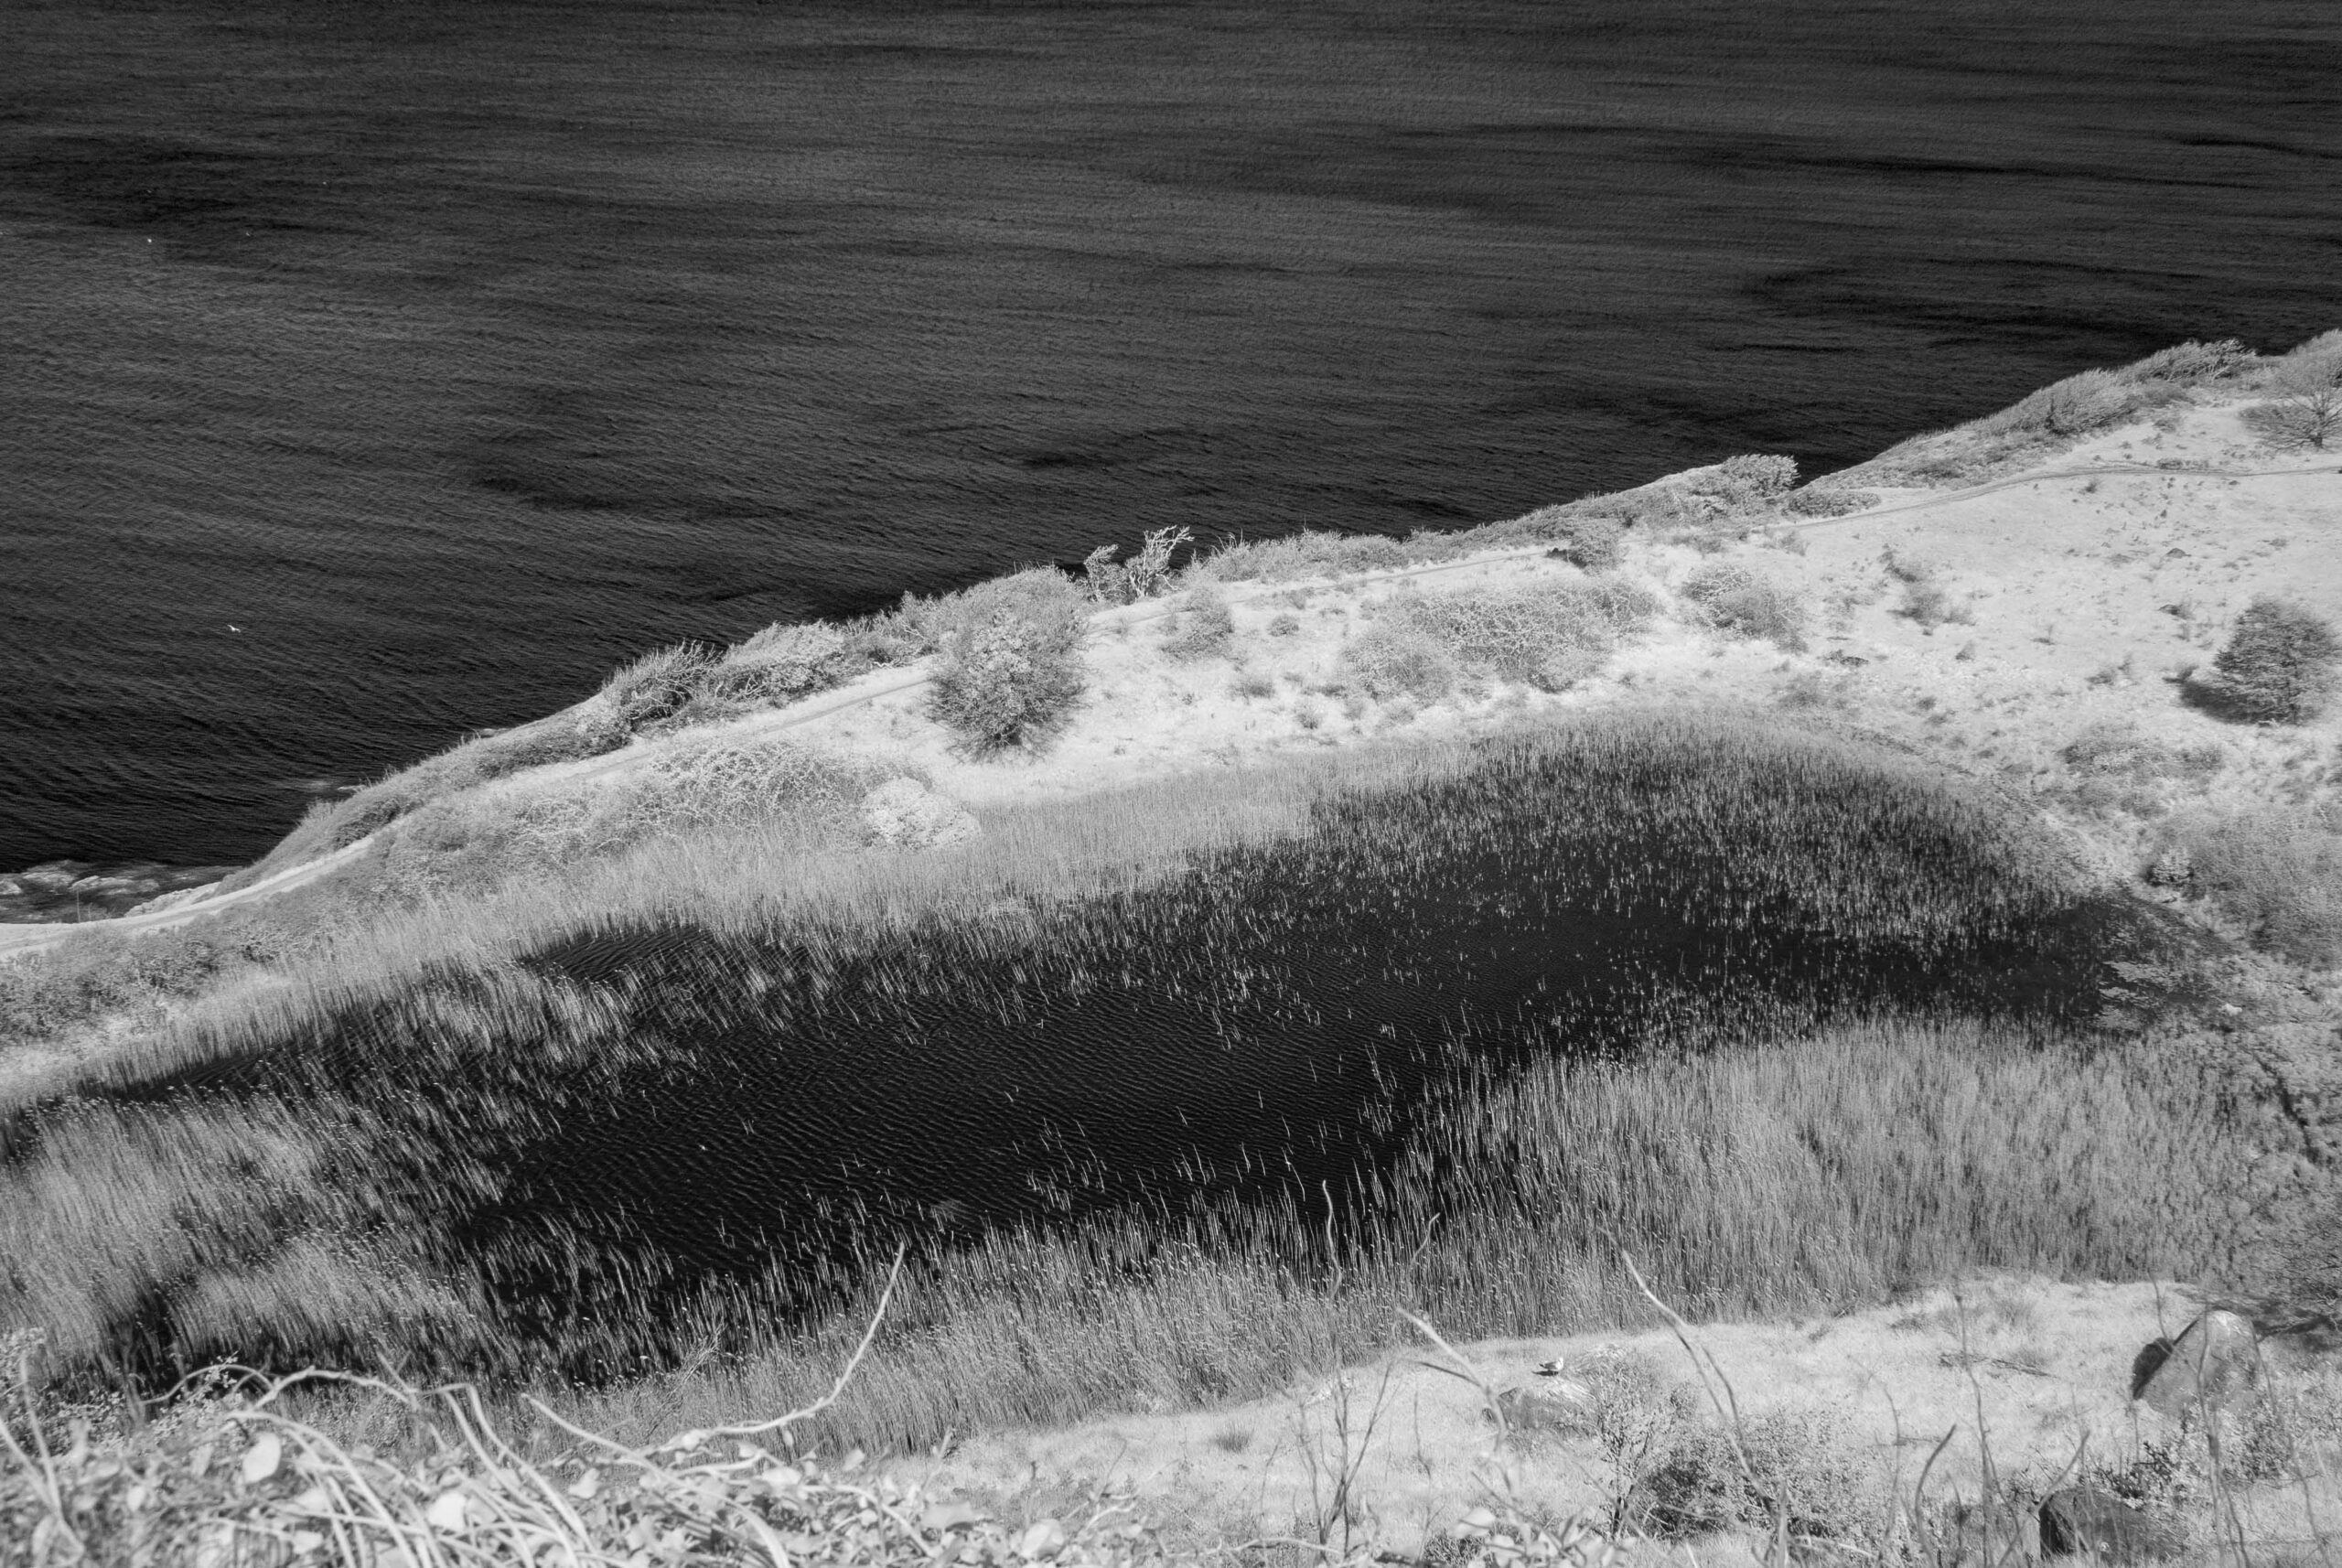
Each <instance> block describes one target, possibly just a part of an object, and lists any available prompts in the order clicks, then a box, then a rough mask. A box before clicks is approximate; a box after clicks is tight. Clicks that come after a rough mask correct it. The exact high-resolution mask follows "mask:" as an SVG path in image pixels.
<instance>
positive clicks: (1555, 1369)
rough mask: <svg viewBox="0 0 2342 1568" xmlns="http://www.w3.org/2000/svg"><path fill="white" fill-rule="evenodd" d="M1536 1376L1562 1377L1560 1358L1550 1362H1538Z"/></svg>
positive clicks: (1557, 1357)
mask: <svg viewBox="0 0 2342 1568" xmlns="http://www.w3.org/2000/svg"><path fill="white" fill-rule="evenodd" d="M1537 1375H1538V1376H1539V1377H1541V1378H1558V1377H1560V1376H1561V1375H1562V1358H1560V1357H1559V1356H1556V1357H1554V1358H1553V1359H1552V1360H1550V1361H1540V1362H1538V1363H1537Z"/></svg>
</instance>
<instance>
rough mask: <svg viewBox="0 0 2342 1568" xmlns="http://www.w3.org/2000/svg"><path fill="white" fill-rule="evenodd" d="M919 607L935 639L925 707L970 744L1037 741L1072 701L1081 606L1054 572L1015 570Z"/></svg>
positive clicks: (1077, 683) (991, 746)
mask: <svg viewBox="0 0 2342 1568" xmlns="http://www.w3.org/2000/svg"><path fill="white" fill-rule="evenodd" d="M921 608H922V610H923V611H926V612H927V624H929V625H930V626H932V627H933V628H936V629H937V630H938V631H940V638H941V647H940V659H939V660H938V663H937V666H936V671H935V684H934V688H933V691H932V693H931V694H930V695H929V699H928V711H929V713H931V714H933V715H934V716H935V717H936V718H937V719H938V720H940V722H942V723H943V724H945V725H950V726H951V729H952V730H954V731H956V732H957V733H958V734H959V736H961V738H962V740H964V741H966V742H967V743H968V745H969V746H972V747H973V748H974V749H975V750H977V751H979V752H986V751H997V750H1000V749H1001V748H1002V747H1004V746H1016V745H1020V744H1023V743H1025V742H1027V741H1030V740H1034V739H1037V738H1038V737H1039V736H1043V735H1046V734H1047V733H1048V732H1049V731H1050V730H1052V729H1054V728H1056V727H1057V726H1058V725H1059V724H1061V723H1062V722H1063V721H1064V720H1065V718H1066V716H1067V715H1068V714H1070V713H1071V712H1072V710H1073V705H1074V703H1077V702H1079V701H1080V698H1081V691H1082V685H1083V681H1084V674H1083V671H1082V667H1081V639H1082V634H1083V633H1084V631H1085V630H1087V629H1088V617H1087V607H1086V606H1085V604H1084V602H1083V597H1082V595H1081V592H1080V590H1079V589H1077V588H1075V587H1074V586H1073V585H1072V584H1070V583H1069V582H1068V581H1067V580H1066V579H1065V578H1064V577H1062V576H1060V575H1058V574H1057V573H1055V572H1052V571H1047V570H1042V571H1034V572H1022V573H1019V574H1017V575H1015V576H1014V577H1004V578H1000V579H998V580H996V581H994V582H991V583H983V584H979V585H976V586H975V587H973V588H971V589H969V590H968V591H967V592H966V593H965V594H962V595H959V596H955V597H954V598H952V599H950V600H946V601H944V602H943V603H942V604H941V605H940V606H935V607H921Z"/></svg>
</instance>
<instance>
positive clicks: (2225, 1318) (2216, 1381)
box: [2131, 1311, 2261, 1421]
mask: <svg viewBox="0 0 2342 1568" xmlns="http://www.w3.org/2000/svg"><path fill="white" fill-rule="evenodd" d="M2158 1348H2161V1349H2162V1351H2163V1353H2162V1354H2161V1355H2157V1354H2156V1353H2155V1352H2156V1350H2157V1349H2158ZM2260 1388H2261V1340H2260V1337H2259V1336H2258V1335H2256V1334H2255V1333H2254V1332H2253V1330H2252V1325H2251V1324H2250V1323H2247V1322H2246V1321H2245V1320H2244V1319H2243V1318H2241V1317H2239V1316H2237V1315H2236V1314H2235V1313H2233V1312H2218V1311H2215V1312H2208V1313H2206V1314H2205V1315H2204V1316H2201V1317H2199V1318H2197V1320H2196V1321H2195V1322H2193V1323H2191V1324H2189V1325H2188V1326H2187V1328H2186V1332H2184V1333H2183V1334H2181V1335H2180V1337H2178V1338H2176V1339H2174V1340H2170V1341H2165V1340H2161V1339H2158V1340H2156V1341H2155V1342H2154V1344H2153V1345H2150V1346H2148V1347H2147V1348H2145V1349H2143V1350H2142V1351H2140V1352H2139V1357H2138V1359H2137V1360H2135V1361H2133V1363H2132V1367H2131V1397H2132V1398H2133V1399H2134V1400H2137V1401H2139V1402H2142V1403H2143V1404H2145V1405H2146V1406H2147V1408H2148V1409H2150V1410H2153V1411H2154V1412H2156V1413H2157V1414H2159V1415H2164V1416H2167V1417H2169V1418H2170V1419H2171V1420H2173V1421H2185V1420H2189V1419H2198V1420H2200V1419H2201V1417H2202V1415H2203V1414H2204V1413H2205V1412H2213V1413H2218V1412H2223V1411H2231V1410H2237V1409H2239V1408H2240V1406H2242V1405H2244V1404H2246V1403H2249V1402H2251V1399H2252V1397H2253V1396H2254V1395H2255V1394H2257V1393H2258V1392H2259V1391H2260Z"/></svg>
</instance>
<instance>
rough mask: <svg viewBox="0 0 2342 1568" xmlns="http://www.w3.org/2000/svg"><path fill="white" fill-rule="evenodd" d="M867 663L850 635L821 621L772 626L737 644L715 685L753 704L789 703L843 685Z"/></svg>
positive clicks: (718, 674)
mask: <svg viewBox="0 0 2342 1568" xmlns="http://www.w3.org/2000/svg"><path fill="white" fill-rule="evenodd" d="M868 667H869V664H868V661H867V660H865V659H859V658H856V657H854V655H853V654H852V653H850V652H849V651H848V646H847V637H846V634H845V633H844V632H843V631H842V630H840V629H839V628H836V627H833V626H830V625H827V624H825V623H823V622H822V621H812V622H809V623H807V624H804V625H801V626H768V627H767V628H765V629H764V630H762V631H760V632H758V633H757V634H756V636H754V637H752V638H750V639H748V640H747V641H746V642H744V643H742V644H740V646H739V647H737V648H736V649H734V650H732V651H731V653H730V654H729V655H728V656H727V657H726V658H725V660H724V663H723V665H722V666H721V667H720V668H719V669H717V670H716V671H714V677H713V680H712V684H713V685H714V689H716V690H718V691H720V692H722V693H725V695H727V696H731V697H735V698H737V699H739V700H741V701H744V702H750V703H787V702H793V701H795V700H796V699H797V698H799V697H806V696H811V695H812V694H813V693H816V692H825V691H827V690H829V689H830V688H831V687H833V686H837V685H842V684H843V683H844V682H847V681H849V680H852V679H853V678H854V676H856V675H859V674H861V673H862V672H863V671H864V670H865V669H867V668H868Z"/></svg>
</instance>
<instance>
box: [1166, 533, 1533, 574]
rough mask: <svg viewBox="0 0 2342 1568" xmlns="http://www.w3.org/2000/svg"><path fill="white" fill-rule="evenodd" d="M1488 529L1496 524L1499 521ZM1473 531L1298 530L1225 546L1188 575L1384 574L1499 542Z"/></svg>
mask: <svg viewBox="0 0 2342 1568" xmlns="http://www.w3.org/2000/svg"><path fill="white" fill-rule="evenodd" d="M1491 526H1492V527H1498V528H1501V527H1503V526H1505V525H1503V524H1494V525H1491ZM1487 533H1488V531H1486V530H1482V529H1474V530H1471V531H1468V532H1465V533H1460V534H1445V533H1416V534H1411V535H1409V536H1408V537H1407V538H1405V539H1393V538H1391V537H1390V536H1389V535H1388V534H1381V533H1332V532H1327V531H1326V530H1324V529H1314V528H1313V529H1304V530H1303V531H1302V532H1299V533H1289V534H1287V535H1285V536H1284V538H1282V539H1264V540H1260V541H1257V542H1245V543H1240V544H1231V545H1230V546H1228V547H1227V548H1226V549H1224V550H1219V551H1215V552H1214V553H1211V554H1209V555H1208V556H1206V557H1204V558H1203V559H1202V560H1201V561H1198V562H1197V563H1196V564H1195V566H1194V567H1193V568H1192V569H1191V573H1190V575H1192V576H1196V577H1200V578H1203V579H1205V580H1207V581H1210V582H1219V583H1246V582H1260V583H1286V582H1291V581H1292V580H1293V579H1295V578H1296V577H1323V576H1333V575H1338V574H1341V573H1345V572H1385V571H1391V570H1394V569H1396V568H1398V567H1401V566H1417V565H1423V564H1429V563H1431V562H1434V561H1447V560H1453V559H1454V558H1455V557H1456V556H1457V555H1459V554H1462V553H1464V552H1465V551H1466V549H1485V548H1488V546H1489V545H1491V544H1497V543H1502V542H1505V541H1502V540H1499V539H1495V538H1492V537H1488V536H1487Z"/></svg>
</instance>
